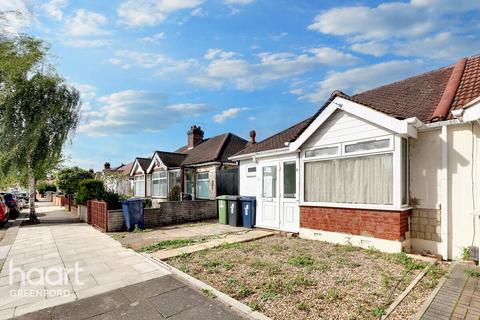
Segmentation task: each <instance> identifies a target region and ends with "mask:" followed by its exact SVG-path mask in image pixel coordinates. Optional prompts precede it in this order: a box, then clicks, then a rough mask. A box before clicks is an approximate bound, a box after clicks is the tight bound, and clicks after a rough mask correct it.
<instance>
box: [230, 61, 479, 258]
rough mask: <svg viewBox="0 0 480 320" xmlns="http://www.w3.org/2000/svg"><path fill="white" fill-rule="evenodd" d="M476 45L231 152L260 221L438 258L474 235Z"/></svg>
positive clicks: (474, 245) (473, 246)
mask: <svg viewBox="0 0 480 320" xmlns="http://www.w3.org/2000/svg"><path fill="white" fill-rule="evenodd" d="M479 119H480V56H474V57H469V58H464V59H460V60H459V61H458V62H457V63H456V64H454V65H451V66H448V67H444V68H441V69H438V70H434V71H431V72H428V73H424V74H421V75H418V76H415V77H411V78H408V79H405V80H402V81H399V82H395V83H392V84H388V85H385V86H381V87H379V88H376V89H372V90H368V91H365V92H362V93H359V94H356V95H352V96H349V95H346V94H345V93H342V92H339V91H335V92H333V94H332V95H331V96H330V98H329V99H328V101H326V103H325V104H324V105H323V106H322V107H321V108H320V110H319V111H318V112H317V113H316V114H314V115H313V116H312V117H310V118H308V119H306V120H304V121H301V122H299V123H297V124H295V125H293V126H292V127H290V128H288V129H286V130H284V131H282V132H280V133H278V134H275V135H273V136H271V137H269V138H266V139H265V140H263V141H261V142H259V143H256V144H252V145H250V146H248V147H246V148H245V149H244V150H242V151H240V152H239V153H237V154H236V155H234V156H232V157H230V160H235V161H238V162H239V167H240V170H239V172H240V194H241V195H251V196H256V197H257V219H256V225H257V226H259V227H264V228H271V229H278V230H285V231H290V232H298V233H299V234H300V236H301V237H305V238H310V239H319V240H325V241H330V242H335V243H353V244H355V245H359V246H362V247H370V246H374V247H376V248H378V249H380V250H383V251H387V252H399V251H407V252H417V253H422V252H423V253H430V254H439V255H441V256H442V257H443V258H444V259H453V258H457V257H459V256H460V254H461V252H462V250H464V249H465V248H467V249H470V250H471V251H472V252H473V253H474V254H476V255H477V256H478V246H479V245H480V236H479V233H480V232H476V230H480V219H479V217H480V197H479V194H478V192H479V186H478V181H480V180H479V179H480V170H479V168H480V167H479V166H478V165H477V162H478V160H479V157H480V144H479V143H480V124H479Z"/></svg>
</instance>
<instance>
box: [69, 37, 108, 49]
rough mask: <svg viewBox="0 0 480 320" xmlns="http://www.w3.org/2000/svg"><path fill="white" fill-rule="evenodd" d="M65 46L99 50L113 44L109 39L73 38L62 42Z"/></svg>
mask: <svg viewBox="0 0 480 320" xmlns="http://www.w3.org/2000/svg"><path fill="white" fill-rule="evenodd" d="M60 41H61V42H62V43H63V44H64V45H66V46H68V47H73V48H99V47H105V46H107V45H109V44H111V43H112V41H111V40H108V39H82V38H71V39H65V40H60Z"/></svg>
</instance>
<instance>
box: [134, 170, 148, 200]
mask: <svg viewBox="0 0 480 320" xmlns="http://www.w3.org/2000/svg"><path fill="white" fill-rule="evenodd" d="M133 189H134V193H135V195H136V196H139V197H144V196H145V175H139V176H135V177H134V178H133Z"/></svg>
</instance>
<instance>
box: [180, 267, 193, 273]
mask: <svg viewBox="0 0 480 320" xmlns="http://www.w3.org/2000/svg"><path fill="white" fill-rule="evenodd" d="M178 270H180V271H182V272H185V273H189V272H190V269H189V268H188V267H187V266H181V267H180V268H178Z"/></svg>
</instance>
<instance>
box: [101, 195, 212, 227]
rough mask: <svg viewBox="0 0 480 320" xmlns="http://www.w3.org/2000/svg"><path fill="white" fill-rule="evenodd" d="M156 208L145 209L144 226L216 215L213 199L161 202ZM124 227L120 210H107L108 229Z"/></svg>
mask: <svg viewBox="0 0 480 320" xmlns="http://www.w3.org/2000/svg"><path fill="white" fill-rule="evenodd" d="M158 206H159V207H158V208H148V209H145V212H144V214H145V216H144V219H145V227H146V228H154V227H158V226H163V225H169V224H176V223H182V222H189V221H200V220H206V219H213V218H216V217H217V212H216V205H215V201H212V200H196V201H179V202H173V201H172V202H162V203H159V204H158ZM123 228H124V218H123V212H122V210H115V211H109V212H108V231H110V232H116V231H121V230H122V229H123Z"/></svg>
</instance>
